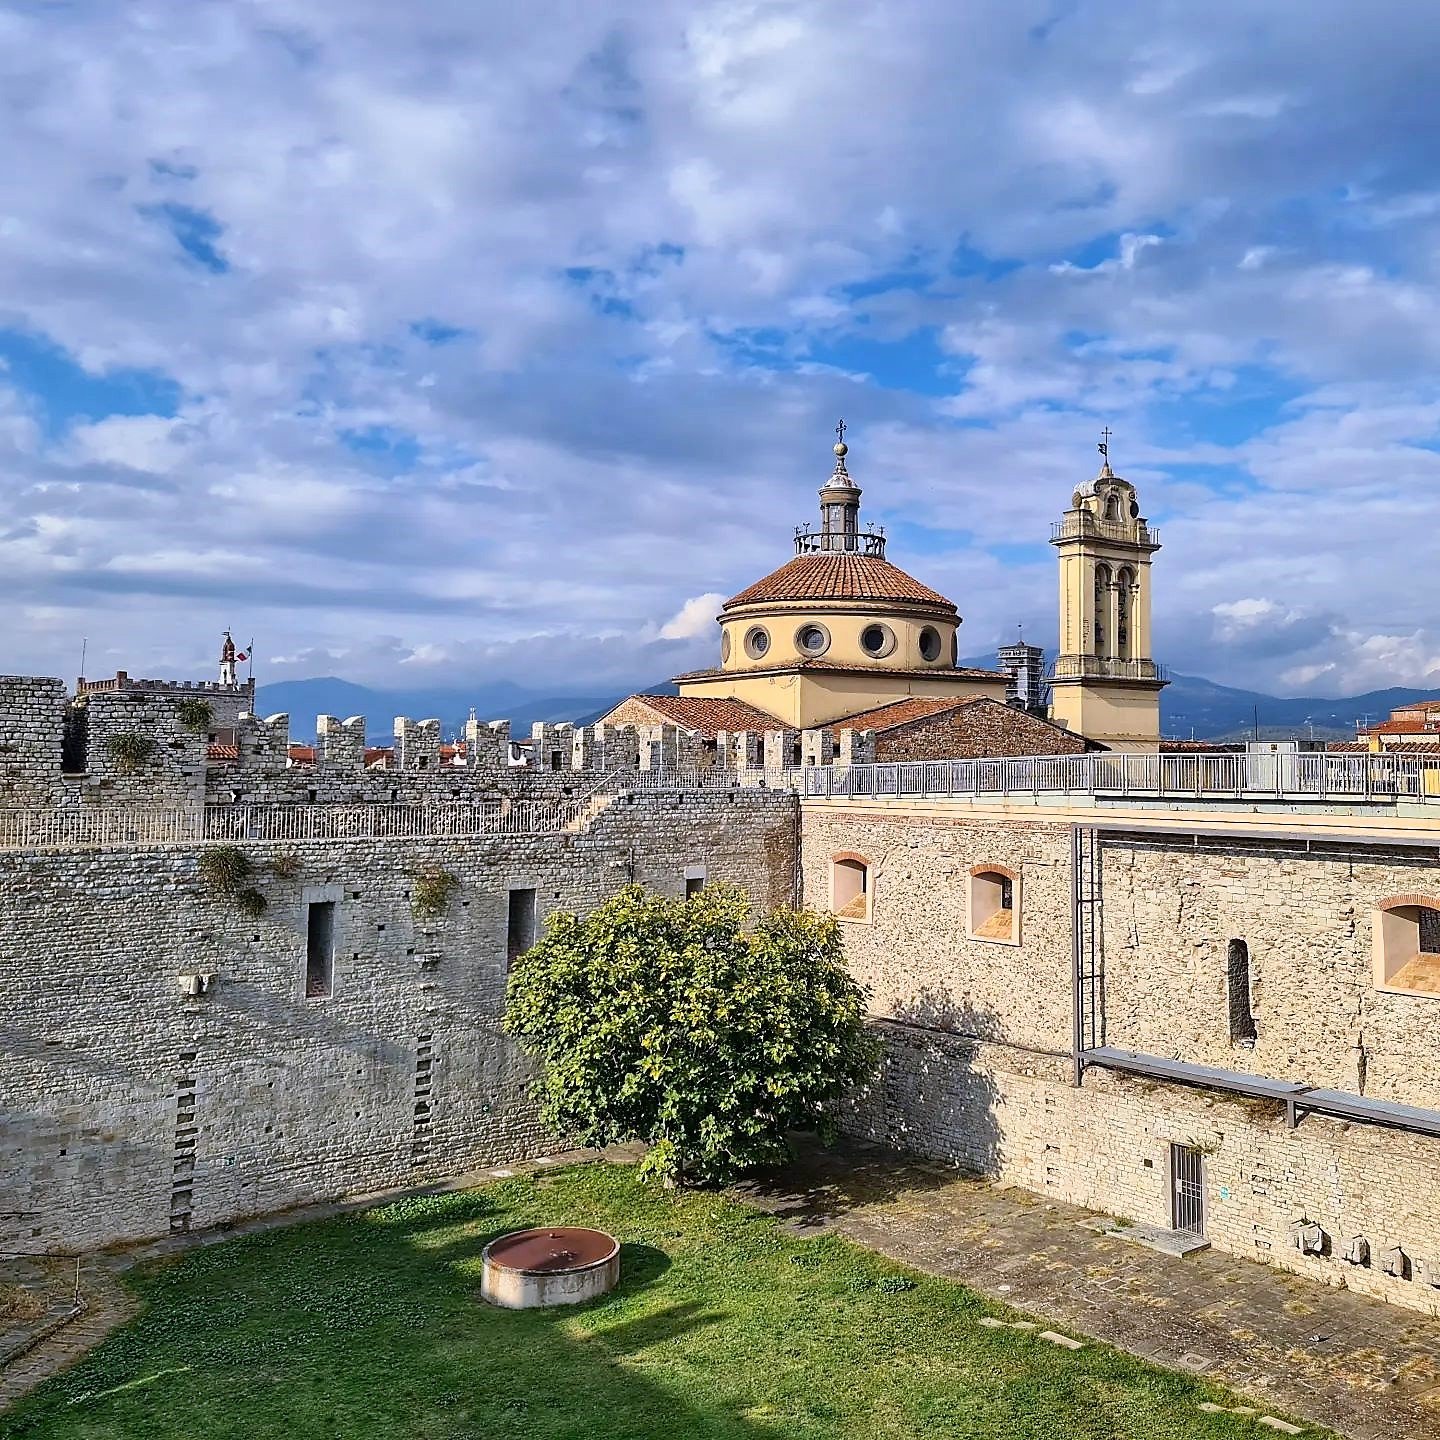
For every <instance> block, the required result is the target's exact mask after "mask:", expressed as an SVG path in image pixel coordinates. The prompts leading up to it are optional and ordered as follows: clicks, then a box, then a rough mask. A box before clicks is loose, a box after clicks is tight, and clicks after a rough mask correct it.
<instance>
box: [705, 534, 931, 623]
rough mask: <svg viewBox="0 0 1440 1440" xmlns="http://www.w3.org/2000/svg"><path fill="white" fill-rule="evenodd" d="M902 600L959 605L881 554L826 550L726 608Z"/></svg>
mask: <svg viewBox="0 0 1440 1440" xmlns="http://www.w3.org/2000/svg"><path fill="white" fill-rule="evenodd" d="M847 600H849V601H858V602H862V603H863V602H868V601H877V600H878V601H882V602H883V601H897V600H898V601H900V602H902V603H904V604H907V605H928V606H933V607H935V608H936V609H940V610H943V611H945V613H946V614H947V615H951V616H953V615H954V614H955V606H954V605H953V604H952V603H951V602H950V601H949V600H947V599H946V598H945V597H944V596H943V595H941V594H940V593H939V592H938V591H935V590H932V589H931V588H930V587H929V586H928V585H922V584H921V583H920V582H919V581H918V580H916V579H915V578H914V577H913V576H910V575H907V574H906V573H905V572H904V571H903V570H901V569H900V568H899V566H897V565H892V564H891V563H890V562H889V561H888V560H886V559H884V558H883V557H881V556H879V555H859V554H855V553H854V552H852V551H846V550H822V551H819V552H817V553H814V554H809V555H797V556H796V557H795V558H794V559H793V560H791V561H790V562H789V563H788V564H785V565H782V566H781V567H780V568H779V569H778V570H772V571H771V572H770V574H768V575H767V576H765V578H764V579H763V580H757V581H756V582H755V583H754V584H753V585H750V586H747V587H746V588H745V589H744V590H742V591H741V592H740V593H739V594H738V595H734V596H732V597H731V598H730V599H729V600H727V601H726V602H725V604H724V606H723V610H725V611H729V610H737V609H740V608H741V607H742V606H746V605H760V604H773V603H776V602H783V601H802V602H803V601H824V602H830V601H842V602H843V601H847Z"/></svg>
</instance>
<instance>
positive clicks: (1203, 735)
mask: <svg viewBox="0 0 1440 1440" xmlns="http://www.w3.org/2000/svg"><path fill="white" fill-rule="evenodd" d="M960 663H961V664H962V665H967V666H977V667H979V668H982V669H989V670H993V669H994V668H995V659H994V657H993V655H977V656H970V657H967V658H964V659H962V660H961V662H960ZM635 691H644V692H646V693H648V694H651V695H674V694H675V693H676V690H675V686H674V685H672V684H671V683H670V682H669V681H662V682H661V683H659V684H652V685H635V686H633V687H631V688H630V689H627V690H624V691H620V692H618V693H616V694H613V695H594V694H586V695H554V694H549V695H547V694H545V693H544V692H543V691H537V690H527V689H525V688H524V687H523V686H520V685H517V684H515V683H514V682H513V681H509V680H495V681H490V682H488V683H486V684H482V685H477V686H475V687H473V688H464V687H461V686H447V687H444V688H419V689H415V690H374V689H370V688H369V687H367V686H365V685H356V684H354V683H353V682H351V681H349V680H341V679H339V678H338V677H336V676H333V675H327V676H321V677H317V678H316V679H313V680H283V681H280V682H278V683H276V684H274V685H261V686H260V687H258V690H257V692H256V699H255V708H256V710H257V711H258V712H259V713H260V714H261V715H273V714H276V713H277V712H280V711H285V712H287V713H288V714H289V715H290V724H291V729H292V732H293V733H294V734H295V735H296V736H297V737H306V736H308V735H309V734H310V733H311V728H312V727H313V725H314V723H315V717H316V716H317V715H339V716H340V717H341V718H342V719H343V718H345V717H347V716H350V715H363V716H365V719H366V728H367V729H368V731H369V734H370V738H371V739H372V740H374V741H377V742H383V741H385V740H388V739H389V737H390V735H391V733H392V732H391V722H392V721H393V720H394V718H395V716H397V715H408V716H409V717H410V718H411V719H412V720H428V719H430V718H432V717H434V718H438V719H439V721H440V722H441V726H442V727H443V731H444V734H445V735H446V736H447V737H449V736H453V735H456V734H458V733H459V732H460V731H461V729H462V728H463V727H464V724H465V721H466V718H467V717H468V716H469V714H470V707H471V706H472V705H473V706H474V707H475V711H476V714H477V715H478V716H479V717H480V719H482V720H509V721H510V722H511V724H512V725H513V726H514V727H515V730H516V732H517V733H522V732H528V731H529V729H530V726H531V725H533V724H534V723H535V722H536V721H537V720H543V721H546V722H548V723H552V724H553V723H558V722H560V721H570V722H573V723H575V724H583V725H591V724H594V722H595V721H596V720H598V719H599V718H600V717H601V716H602V715H604V714H605V713H606V712H607V711H608V710H610V709H612V708H613V707H614V706H615V705H616V704H617V703H618V702H619V701H620V700H622V699H624V697H625V696H626V695H627V694H632V693H634V692H635ZM1417 700H1440V690H1416V689H1410V688H1407V687H1404V686H1395V687H1392V688H1390V689H1387V690H1368V691H1366V692H1365V694H1363V695H1351V696H1347V697H1344V698H1340V699H1337V698H1334V697H1325V696H1313V695H1312V696H1289V697H1282V696H1277V695H1267V694H1265V693H1263V692H1262V691H1259V690H1241V689H1238V688H1236V687H1234V686H1230V685H1217V684H1216V683H1215V682H1214V681H1213V680H1206V679H1204V678H1203V677H1202V676H1198V675H1172V676H1171V679H1170V684H1169V685H1167V686H1166V687H1165V689H1164V690H1162V691H1161V692H1160V725H1161V729H1162V730H1163V731H1164V733H1165V734H1166V735H1169V736H1173V737H1176V738H1179V739H1182V740H1188V739H1189V738H1190V737H1191V735H1192V734H1193V735H1194V737H1195V739H1197V740H1218V739H1236V738H1245V737H1247V736H1249V735H1250V734H1251V733H1252V732H1253V730H1254V726H1255V724H1256V721H1257V718H1258V721H1259V725H1260V731H1261V734H1262V735H1263V736H1264V738H1266V739H1269V740H1273V739H1281V738H1284V737H1286V736H1297V737H1299V736H1305V735H1309V734H1311V733H1312V729H1313V734H1314V735H1315V737H1316V738H1317V739H1324V740H1339V739H1349V738H1351V737H1353V736H1354V734H1355V724H1356V722H1357V721H1359V720H1363V719H1364V718H1365V717H1366V716H1368V717H1369V718H1370V719H1371V720H1378V719H1382V718H1383V717H1385V716H1386V715H1388V714H1389V713H1390V711H1391V710H1393V709H1394V708H1395V707H1396V706H1397V705H1408V704H1412V703H1413V702H1415V701H1417Z"/></svg>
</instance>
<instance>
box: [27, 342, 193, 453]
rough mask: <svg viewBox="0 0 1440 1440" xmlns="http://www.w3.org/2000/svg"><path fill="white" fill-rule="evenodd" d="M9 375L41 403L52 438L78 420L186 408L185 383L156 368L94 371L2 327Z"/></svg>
mask: <svg viewBox="0 0 1440 1440" xmlns="http://www.w3.org/2000/svg"><path fill="white" fill-rule="evenodd" d="M0 365H3V374H4V377H5V378H6V379H8V380H9V381H10V382H11V383H12V384H14V385H15V386H16V387H17V388H18V389H20V390H22V391H23V392H25V393H26V394H27V395H28V396H29V398H30V400H31V402H32V403H33V404H34V405H35V406H36V407H37V409H38V410H39V413H40V415H41V418H42V423H43V424H44V427H45V433H46V436H47V438H49V439H55V438H57V437H58V436H60V435H63V434H64V432H65V431H66V430H67V429H69V427H70V426H71V425H72V424H73V423H75V422H76V421H87V420H103V419H104V418H105V417H106V416H107V415H163V416H164V417H166V418H167V419H170V418H173V416H174V415H175V414H176V412H177V411H178V409H179V407H180V387H179V385H177V384H176V383H175V381H173V380H172V379H170V377H169V376H168V375H162V374H160V373H159V372H158V371H154V370H109V371H106V372H104V373H102V374H91V373H90V372H89V371H87V370H85V369H83V368H82V367H81V366H80V364H79V363H78V362H77V361H76V360H75V359H73V358H72V357H71V356H70V355H69V354H68V353H67V352H66V351H65V350H63V349H61V347H60V346H58V345H55V344H53V343H51V342H50V341H49V340H44V339H41V338H40V337H38V336H35V335H27V334H24V333H22V332H20V331H17V330H0Z"/></svg>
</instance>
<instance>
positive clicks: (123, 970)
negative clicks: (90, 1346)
mask: <svg viewBox="0 0 1440 1440" xmlns="http://www.w3.org/2000/svg"><path fill="white" fill-rule="evenodd" d="M794 809H795V802H794V799H793V797H792V796H790V795H788V794H784V793H773V792H766V791H759V790H756V791H746V792H743V793H738V794H733V795H726V794H723V793H722V794H706V795H703V796H698V797H697V796H695V795H690V796H686V795H683V794H666V795H656V796H640V797H623V796H622V797H621V798H619V799H618V800H616V801H615V802H614V803H613V804H612V805H611V806H610V807H609V808H608V809H607V810H605V811H604V812H603V813H601V814H599V815H597V816H596V817H595V819H594V820H593V822H592V823H591V824H590V826H589V827H588V828H587V829H586V830H584V831H583V832H581V833H576V834H560V835H548V836H513V835H506V836H495V837H484V838H479V839H469V840H460V839H415V840H389V841H373V840H371V841H347V842H323V843H310V844H303V845H298V846H294V847H285V846H280V845H275V844H264V845H251V846H246V847H243V848H244V850H245V853H246V854H247V856H248V857H249V859H250V863H251V867H252V878H253V883H254V884H255V885H256V887H257V888H258V889H260V891H261V892H262V893H263V894H264V896H265V898H266V902H267V904H266V908H265V910H264V913H263V914H262V915H260V916H259V917H258V918H250V917H248V916H246V915H244V914H242V913H241V912H240V911H239V910H238V909H237V907H236V905H235V902H234V901H233V899H231V898H230V897H228V896H224V895H217V894H214V893H212V892H211V891H210V890H209V889H207V887H206V885H205V883H204V881H203V880H202V878H201V876H200V873H199V852H198V851H197V850H195V849H193V848H192V849H184V848H143V847H142V848H116V849H108V850H103V849H97V850H87V851H83V852H76V851H73V850H51V851H45V850H27V851H9V852H6V851H0V895H3V896H4V897H5V900H6V913H7V934H6V937H5V941H4V944H3V948H0V1034H3V1036H4V1046H3V1053H0V1096H3V1116H0V1157H3V1173H4V1176H5V1179H4V1183H3V1193H0V1212H4V1214H3V1215H0V1250H7V1251H17V1250H24V1251H30V1252H37V1251H44V1250H51V1249H54V1250H71V1249H77V1248H91V1247H94V1246H98V1245H103V1244H108V1243H113V1242H117V1241H125V1240H133V1239H139V1238H144V1237H150V1236H154V1235H157V1234H164V1233H167V1232H168V1231H170V1230H172V1229H188V1228H192V1227H193V1228H197V1229H198V1228H202V1227H206V1226H211V1225H215V1224H218V1223H221V1222H224V1221H229V1220H234V1219H237V1218H239V1217H242V1216H246V1215H252V1214H259V1213H263V1212H265V1211H269V1210H276V1209H280V1208H284V1207H287V1206H291V1205H297V1204H303V1203H308V1202H313V1201H317V1200H323V1199H328V1198H332V1197H335V1196H338V1195H342V1194H345V1193H350V1192H355V1191H359V1190H370V1189H379V1188H386V1187H392V1186H397V1185H405V1184H411V1183H418V1182H419V1181H421V1180H424V1179H426V1178H429V1177H434V1176H440V1175H445V1174H452V1173H455V1172H456V1171H457V1170H463V1169H472V1168H475V1167H476V1166H479V1165H482V1164H486V1163H491V1162H493V1161H496V1160H500V1159H505V1158H510V1157H514V1156H516V1155H520V1154H524V1153H535V1152H536V1151H538V1150H541V1149H544V1148H546V1147H547V1146H549V1145H551V1144H553V1143H555V1137H550V1136H544V1135H542V1134H541V1133H540V1130H539V1128H538V1126H537V1123H536V1119H535V1116H534V1113H533V1109H532V1107H531V1105H530V1103H529V1101H528V1099H527V1096H526V1086H527V1081H528V1079H529V1074H528V1072H527V1069H526V1067H525V1064H524V1062H523V1059H522V1057H520V1056H519V1055H518V1054H517V1053H516V1052H515V1050H514V1048H513V1047H512V1046H511V1045H510V1044H509V1042H508V1041H507V1040H506V1039H505V1037H504V1036H503V1035H502V1034H501V1032H500V1028H499V1026H500V1018H501V1013H502V1009H503V1003H504V985H505V970H506V941H507V935H506V930H507V920H508V892H509V891H510V890H511V889H530V890H534V891H535V894H536V903H537V910H538V914H539V917H540V919H542V920H543V917H544V915H545V914H546V913H547V912H548V911H550V910H552V909H555V908H569V909H577V910H582V911H583V910H587V909H589V908H591V907H593V906H594V905H596V904H597V903H599V902H600V901H601V900H602V899H604V898H605V897H606V896H607V895H609V894H611V893H613V892H614V891H615V890H617V889H618V888H620V887H621V886H622V885H624V884H626V883H628V882H629V881H630V880H632V879H633V880H636V881H638V882H640V883H642V884H644V885H647V886H650V887H652V888H655V889H658V890H661V891H664V892H666V893H670V894H683V892H684V888H685V879H684V877H685V871H686V868H687V866H695V865H702V866H703V867H704V869H705V873H706V876H707V878H708V879H709V880H710V881H712V882H716V881H732V882H734V883H737V884H740V885H743V886H744V887H746V888H747V889H748V890H749V891H750V893H751V895H752V896H753V897H754V899H755V901H756V903H757V905H761V906H770V905H774V904H779V903H786V902H788V901H789V900H790V898H791V892H792V887H793V878H794V873H795V855H794V845H795V814H794ZM435 869H443V870H447V871H449V872H450V873H452V874H454V875H455V876H456V877H457V879H458V880H459V882H460V884H459V889H458V890H457V891H456V892H455V894H454V895H453V896H452V898H451V900H450V903H449V906H448V908H447V910H446V911H445V913H444V914H443V915H441V916H440V917H438V918H436V919H433V920H426V921H420V920H417V919H416V918H415V916H414V915H413V913H412V907H411V903H410V891H411V888H412V886H413V884H414V883H415V877H416V876H417V875H418V874H421V873H423V872H425V871H427V870H435ZM307 899H320V900H326V899H333V900H334V902H335V906H336V910H335V917H336V924H335V937H334V953H335V968H334V984H333V993H332V994H331V995H330V996H329V997H328V998H307V997H306V995H305V983H304V976H305V963H306V908H305V907H306V902H307ZM189 974H211V975H213V977H214V978H213V981H212V982H211V985H210V988H209V989H208V990H207V991H206V993H204V994H201V995H197V996H193V997H191V996H187V995H186V994H184V993H182V990H181V988H180V984H179V977H180V976H182V975H189Z"/></svg>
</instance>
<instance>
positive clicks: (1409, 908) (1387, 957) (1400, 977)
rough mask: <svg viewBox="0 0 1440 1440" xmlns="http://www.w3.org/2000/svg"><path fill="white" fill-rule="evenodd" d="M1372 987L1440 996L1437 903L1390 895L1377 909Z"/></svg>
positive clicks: (1418, 897) (1426, 898)
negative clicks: (1373, 984) (1373, 983)
mask: <svg viewBox="0 0 1440 1440" xmlns="http://www.w3.org/2000/svg"><path fill="white" fill-rule="evenodd" d="M1374 947H1375V949H1374V956H1375V983H1376V984H1377V985H1378V986H1380V987H1381V988H1382V989H1385V990H1402V991H1404V992H1406V993H1407V994H1410V995H1437V996H1440V900H1437V899H1435V898H1433V897H1431V896H1428V895H1392V896H1391V897H1390V898H1389V899H1388V900H1382V901H1381V902H1380V904H1379V906H1378V907H1377V908H1376V912H1375V921H1374Z"/></svg>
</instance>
